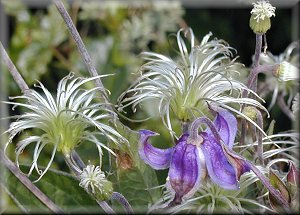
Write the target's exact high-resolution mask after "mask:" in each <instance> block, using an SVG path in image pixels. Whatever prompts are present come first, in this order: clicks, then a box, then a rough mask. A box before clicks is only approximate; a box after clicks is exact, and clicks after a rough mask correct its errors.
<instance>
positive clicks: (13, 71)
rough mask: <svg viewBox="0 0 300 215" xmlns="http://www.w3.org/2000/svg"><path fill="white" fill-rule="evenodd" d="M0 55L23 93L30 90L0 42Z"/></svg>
mask: <svg viewBox="0 0 300 215" xmlns="http://www.w3.org/2000/svg"><path fill="white" fill-rule="evenodd" d="M0 54H1V55H0V56H1V59H2V60H3V62H4V63H5V64H6V66H7V68H8V70H9V72H10V74H11V75H12V77H13V79H14V80H15V82H16V83H17V85H18V86H19V88H20V89H21V91H22V92H23V93H25V92H26V91H27V90H29V87H28V85H27V84H26V82H25V81H24V79H23V78H22V76H21V74H20V73H19V71H18V70H17V68H16V66H15V65H14V64H13V62H12V61H11V59H10V58H9V56H8V54H7V52H6V51H5V49H4V47H3V45H2V43H1V42H0Z"/></svg>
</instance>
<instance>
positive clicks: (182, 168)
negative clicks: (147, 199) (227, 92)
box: [139, 106, 250, 204]
mask: <svg viewBox="0 0 300 215" xmlns="http://www.w3.org/2000/svg"><path fill="white" fill-rule="evenodd" d="M210 108H211V111H212V112H213V113H215V114H216V117H215V120H214V122H211V121H210V120H209V119H208V118H204V117H201V118H198V119H196V120H195V121H194V122H193V123H192V124H191V126H190V128H189V131H188V132H187V133H184V134H182V136H181V137H180V138H179V139H178V141H177V143H176V145H175V146H174V147H172V148H168V149H158V148H155V147H153V146H152V145H151V144H150V143H148V138H149V137H151V136H155V135H158V134H157V133H155V132H152V131H149V130H140V131H139V133H140V143H139V144H140V145H139V155H140V157H141V159H142V160H143V161H144V162H145V163H146V164H148V165H150V166H151V167H152V168H153V169H166V168H169V173H168V179H169V180H167V186H168V187H170V188H171V190H173V191H174V192H175V197H174V200H173V201H172V202H171V203H170V204H180V203H181V201H182V199H183V198H189V197H191V196H193V195H194V193H195V192H196V191H197V190H198V188H199V187H200V185H201V178H202V176H203V174H205V172H206V171H207V173H208V176H209V177H210V179H211V180H212V181H213V182H214V183H216V184H218V185H219V186H220V187H222V188H225V189H238V188H239V178H240V176H241V175H242V174H243V173H244V172H247V171H250V167H249V165H248V163H247V162H245V161H244V160H243V159H241V158H240V157H239V156H236V154H234V153H233V152H232V150H231V149H232V147H233V143H234V138H235V135H236V132H237V121H236V119H235V117H234V116H233V115H232V114H231V113H230V112H229V111H227V110H225V109H223V108H221V107H216V106H211V107H210ZM202 123H204V124H206V125H207V129H206V130H205V131H203V132H200V133H199V131H198V129H199V126H200V124H202Z"/></svg>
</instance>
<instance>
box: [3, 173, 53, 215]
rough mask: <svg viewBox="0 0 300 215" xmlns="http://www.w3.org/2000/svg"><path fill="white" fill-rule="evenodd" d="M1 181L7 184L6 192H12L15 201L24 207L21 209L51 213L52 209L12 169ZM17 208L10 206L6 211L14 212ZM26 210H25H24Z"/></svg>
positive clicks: (28, 211)
mask: <svg viewBox="0 0 300 215" xmlns="http://www.w3.org/2000/svg"><path fill="white" fill-rule="evenodd" d="M1 181H2V182H3V184H4V185H5V186H6V193H9V194H10V197H11V198H14V199H13V201H14V202H15V203H16V201H17V202H18V203H19V204H20V205H21V206H22V207H23V208H22V207H19V208H20V210H21V211H23V212H25V211H26V212H27V213H36V212H40V213H50V212H51V211H50V210H49V209H48V208H47V207H46V206H45V205H44V204H43V203H42V202H40V201H39V200H38V199H37V198H36V197H35V195H33V194H32V193H31V192H30V190H28V189H27V188H26V187H25V186H24V185H23V184H22V183H21V182H20V181H19V180H18V179H17V178H16V177H15V176H14V175H13V174H12V173H11V172H10V171H7V172H6V174H5V175H3V177H1ZM11 210H13V211H15V209H13V208H9V209H8V210H7V211H6V212H13V211H11ZM24 210H25V211H24Z"/></svg>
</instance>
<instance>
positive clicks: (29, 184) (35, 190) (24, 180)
mask: <svg viewBox="0 0 300 215" xmlns="http://www.w3.org/2000/svg"><path fill="white" fill-rule="evenodd" d="M0 160H1V163H3V164H4V165H5V167H6V168H8V169H9V170H10V171H11V172H12V173H13V174H14V175H15V176H16V178H17V179H18V180H19V181H20V182H22V184H24V186H25V187H27V189H28V190H30V191H31V192H32V193H33V194H34V195H35V196H36V197H37V198H38V199H39V200H40V201H41V202H42V203H43V204H45V205H46V206H47V207H48V208H49V209H50V210H51V211H53V212H54V213H63V210H62V209H61V208H59V207H58V206H57V205H56V204H54V203H53V202H52V201H51V200H50V199H49V198H48V197H47V196H46V195H45V194H44V193H43V192H42V191H41V190H40V189H39V188H38V187H37V186H35V185H34V184H33V183H32V182H31V181H30V180H29V179H28V178H27V177H26V176H25V175H24V174H23V173H21V172H20V170H19V168H18V167H17V166H16V165H15V164H14V163H13V162H11V161H10V160H9V159H8V157H7V156H6V155H5V154H4V152H3V151H2V150H0Z"/></svg>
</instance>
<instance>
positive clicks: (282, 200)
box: [247, 161, 290, 212]
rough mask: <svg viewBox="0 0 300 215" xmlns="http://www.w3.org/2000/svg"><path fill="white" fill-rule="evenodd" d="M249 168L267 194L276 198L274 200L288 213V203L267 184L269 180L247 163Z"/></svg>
mask: <svg viewBox="0 0 300 215" xmlns="http://www.w3.org/2000/svg"><path fill="white" fill-rule="evenodd" d="M247 163H248V165H249V166H250V168H251V170H252V171H253V172H254V173H255V175H256V176H257V177H258V178H259V179H260V181H261V182H262V184H263V185H265V186H266V187H267V189H268V190H269V192H270V193H271V194H272V195H273V196H274V197H275V198H276V200H277V201H278V202H279V203H280V204H281V205H282V206H283V207H284V209H285V210H286V211H287V212H288V211H289V210H290V209H289V208H290V206H289V203H288V202H287V201H286V200H285V198H284V197H283V196H282V194H281V193H280V192H279V191H278V190H277V189H275V188H274V187H273V186H272V185H271V184H270V182H269V180H268V179H267V178H266V177H265V176H264V175H263V174H262V173H261V172H260V171H259V169H257V167H256V166H255V165H254V164H252V163H251V162H250V161H248V162H247Z"/></svg>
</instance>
